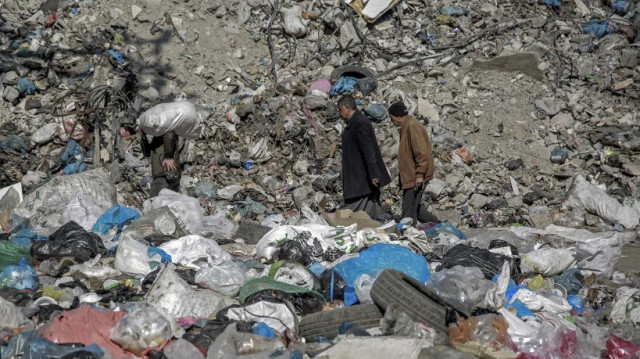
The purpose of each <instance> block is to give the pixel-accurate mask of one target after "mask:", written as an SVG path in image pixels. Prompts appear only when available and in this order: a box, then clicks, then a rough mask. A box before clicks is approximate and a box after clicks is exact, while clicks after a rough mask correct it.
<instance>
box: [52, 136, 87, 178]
mask: <svg viewBox="0 0 640 359" xmlns="http://www.w3.org/2000/svg"><path fill="white" fill-rule="evenodd" d="M90 155H91V154H87V156H90ZM84 159H85V153H84V149H83V148H82V147H80V146H79V145H78V143H77V142H76V141H74V140H70V141H69V142H67V146H66V147H65V149H64V151H63V152H62V155H61V156H60V163H61V164H62V165H63V166H64V169H63V172H64V174H65V175H70V174H74V173H80V172H84V171H85V170H86V169H87V164H86V163H85V162H84Z"/></svg>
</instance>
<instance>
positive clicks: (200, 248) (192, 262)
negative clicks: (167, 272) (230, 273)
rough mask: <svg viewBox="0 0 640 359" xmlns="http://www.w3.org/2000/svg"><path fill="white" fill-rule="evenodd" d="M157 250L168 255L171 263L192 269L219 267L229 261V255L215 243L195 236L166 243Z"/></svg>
mask: <svg viewBox="0 0 640 359" xmlns="http://www.w3.org/2000/svg"><path fill="white" fill-rule="evenodd" d="M158 248H160V249H162V250H163V251H165V252H166V253H167V254H169V255H170V256H171V258H172V261H173V263H176V264H181V265H185V266H190V267H194V268H200V267H203V266H215V265H220V264H222V263H223V262H226V261H229V260H231V255H230V254H229V253H227V252H225V251H224V250H223V249H222V248H220V246H219V245H218V243H217V242H216V241H214V240H212V239H208V238H204V237H201V236H198V235H195V234H194V235H189V236H184V237H182V238H178V239H174V240H172V241H169V242H166V243H164V244H162V245H160V246H159V247H158Z"/></svg>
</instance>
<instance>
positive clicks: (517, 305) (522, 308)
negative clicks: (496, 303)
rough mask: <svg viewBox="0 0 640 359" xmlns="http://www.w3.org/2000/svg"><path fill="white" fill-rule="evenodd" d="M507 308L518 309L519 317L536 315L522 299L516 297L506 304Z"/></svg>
mask: <svg viewBox="0 0 640 359" xmlns="http://www.w3.org/2000/svg"><path fill="white" fill-rule="evenodd" d="M504 307H505V308H513V309H515V310H516V315H517V316H518V317H519V318H524V317H534V316H535V315H534V314H533V312H532V311H531V310H530V309H529V308H528V307H527V306H526V305H524V303H522V302H521V301H520V300H518V299H516V300H514V301H513V302H511V303H506V304H505V305H504Z"/></svg>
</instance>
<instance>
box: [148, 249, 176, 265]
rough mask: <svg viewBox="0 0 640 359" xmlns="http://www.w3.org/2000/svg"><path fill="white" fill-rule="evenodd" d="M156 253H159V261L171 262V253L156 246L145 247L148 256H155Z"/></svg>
mask: <svg viewBox="0 0 640 359" xmlns="http://www.w3.org/2000/svg"><path fill="white" fill-rule="evenodd" d="M156 254H158V255H160V263H166V262H169V263H171V255H169V254H168V253H167V252H165V251H164V250H162V249H160V248H156V247H149V248H148V249H147V256H149V258H151V257H153V256H155V255H156Z"/></svg>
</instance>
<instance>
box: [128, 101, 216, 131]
mask: <svg viewBox="0 0 640 359" xmlns="http://www.w3.org/2000/svg"><path fill="white" fill-rule="evenodd" d="M137 124H138V125H140V127H142V129H143V130H144V132H145V133H146V134H147V135H151V136H162V135H164V134H165V133H167V132H170V131H173V132H175V133H176V134H177V135H178V136H180V137H184V138H187V139H198V138H200V136H201V135H202V132H203V130H204V125H203V122H202V119H201V118H200V116H198V112H197V111H196V108H195V107H194V106H193V104H192V103H191V102H189V101H176V102H168V103H162V104H159V105H156V106H154V107H152V108H150V109H148V110H147V111H145V112H144V113H143V114H142V115H141V116H140V117H139V118H138V120H137Z"/></svg>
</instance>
